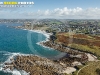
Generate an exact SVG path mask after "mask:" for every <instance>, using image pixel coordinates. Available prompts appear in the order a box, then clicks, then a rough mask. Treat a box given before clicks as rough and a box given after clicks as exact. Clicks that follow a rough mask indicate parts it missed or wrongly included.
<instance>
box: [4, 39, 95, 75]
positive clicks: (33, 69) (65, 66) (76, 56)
mask: <svg viewBox="0 0 100 75" xmlns="http://www.w3.org/2000/svg"><path fill="white" fill-rule="evenodd" d="M40 44H41V45H43V46H46V47H50V48H53V49H55V50H59V51H61V52H65V53H67V54H66V55H65V56H64V57H62V58H60V59H58V60H50V59H47V58H43V57H39V56H33V55H29V56H23V55H21V56H16V59H11V60H12V62H11V63H5V66H4V70H5V69H8V68H10V70H14V69H17V70H24V71H26V72H27V73H29V75H64V74H65V73H67V74H70V73H72V72H74V71H76V69H75V68H74V67H75V66H77V65H82V64H84V63H85V62H87V61H89V56H90V57H91V55H87V53H85V52H80V51H78V50H74V49H70V48H68V47H65V46H63V45H62V44H58V43H53V42H52V41H50V40H48V41H45V42H40ZM93 61H94V60H93Z"/></svg>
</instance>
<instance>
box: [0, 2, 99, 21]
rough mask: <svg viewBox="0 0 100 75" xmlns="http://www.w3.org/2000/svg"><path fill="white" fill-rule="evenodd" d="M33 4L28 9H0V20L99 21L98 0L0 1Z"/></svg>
mask: <svg viewBox="0 0 100 75" xmlns="http://www.w3.org/2000/svg"><path fill="white" fill-rule="evenodd" d="M4 1H17V2H34V5H31V6H28V7H0V19H42V18H43V19H44V18H54V19H100V0H0V2H4Z"/></svg>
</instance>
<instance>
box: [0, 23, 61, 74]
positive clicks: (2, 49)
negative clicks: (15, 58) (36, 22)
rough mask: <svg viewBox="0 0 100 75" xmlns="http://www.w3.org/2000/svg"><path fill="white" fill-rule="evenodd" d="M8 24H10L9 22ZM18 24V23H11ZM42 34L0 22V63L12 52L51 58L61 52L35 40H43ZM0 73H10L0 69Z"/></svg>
mask: <svg viewBox="0 0 100 75" xmlns="http://www.w3.org/2000/svg"><path fill="white" fill-rule="evenodd" d="M9 25H10V24H9ZM11 25H13V26H14V25H19V24H11ZM45 39H46V37H45V36H44V35H43V34H40V33H36V32H32V31H28V30H22V29H14V28H10V27H7V24H0V64H2V63H3V62H5V61H6V60H7V59H8V58H9V57H10V56H11V55H12V54H16V53H19V54H33V55H34V54H35V55H39V56H43V57H48V58H53V57H55V56H57V55H60V54H61V52H59V51H57V50H53V49H50V48H45V47H43V46H40V45H38V44H37V42H40V41H43V40H45ZM0 75H11V74H8V73H4V72H2V71H0Z"/></svg>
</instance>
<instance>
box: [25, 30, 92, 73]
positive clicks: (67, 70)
mask: <svg viewBox="0 0 100 75" xmlns="http://www.w3.org/2000/svg"><path fill="white" fill-rule="evenodd" d="M23 30H28V29H23ZM29 31H32V32H36V33H41V34H43V35H44V36H46V40H44V41H40V42H38V44H40V43H41V42H47V41H49V37H50V35H52V34H51V33H50V34H48V33H46V32H45V31H42V30H29ZM40 45H41V44H40ZM42 46H43V47H47V46H44V45H43V44H42ZM47 48H51V47H47ZM52 49H54V48H52ZM58 51H59V50H58ZM24 56H25V55H24ZM28 56H30V55H28ZM88 56H89V57H90V55H88ZM33 57H34V56H33ZM90 59H91V57H90ZM93 61H94V60H93ZM69 69H70V71H69ZM74 71H76V70H75V68H74V69H73V67H71V68H68V67H67V69H66V70H64V71H63V72H64V73H65V72H66V73H72V72H74Z"/></svg>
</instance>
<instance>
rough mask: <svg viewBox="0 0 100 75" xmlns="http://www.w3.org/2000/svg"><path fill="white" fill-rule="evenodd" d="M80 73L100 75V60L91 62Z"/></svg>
mask: <svg viewBox="0 0 100 75" xmlns="http://www.w3.org/2000/svg"><path fill="white" fill-rule="evenodd" d="M78 75H100V61H98V62H97V61H94V62H89V63H88V64H87V66H86V67H84V68H83V69H81V70H80V71H79V73H78Z"/></svg>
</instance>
